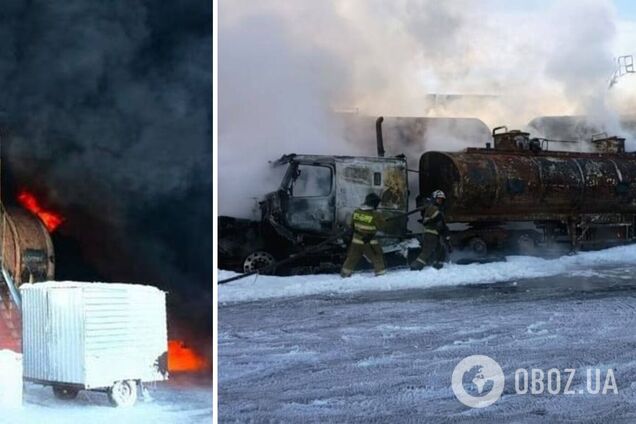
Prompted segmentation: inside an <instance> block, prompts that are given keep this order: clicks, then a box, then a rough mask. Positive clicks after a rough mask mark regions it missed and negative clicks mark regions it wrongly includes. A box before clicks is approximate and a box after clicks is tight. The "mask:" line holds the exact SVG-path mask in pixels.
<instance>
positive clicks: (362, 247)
mask: <svg viewBox="0 0 636 424" xmlns="http://www.w3.org/2000/svg"><path fill="white" fill-rule="evenodd" d="M379 204H380V197H378V195H377V194H375V193H370V194H368V195H367V197H366V199H365V201H364V205H362V206H361V207H360V208H358V209H356V210H355V211H353V215H352V217H351V218H352V225H353V238H352V239H351V244H350V245H349V250H348V251H347V259H345V262H344V264H343V265H342V270H341V271H340V275H341V276H342V277H343V278H346V277H350V276H351V274H352V273H353V270H354V269H355V268H356V265H358V262H359V261H360V258H361V257H362V255H365V256H366V257H367V258H368V259H369V260H370V261H371V262H372V263H373V268H374V270H375V275H382V274H384V272H385V265H384V253H383V252H382V247H381V246H380V243H379V242H378V240H376V238H375V235H376V233H377V232H378V230H381V229H382V228H383V227H384V225H385V223H386V221H385V219H384V217H383V216H382V213H381V212H379V211H378V210H377V208H378V205H379Z"/></svg>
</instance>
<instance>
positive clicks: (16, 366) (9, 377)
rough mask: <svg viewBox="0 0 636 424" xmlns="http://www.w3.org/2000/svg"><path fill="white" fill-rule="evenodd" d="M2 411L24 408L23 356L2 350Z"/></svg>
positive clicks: (0, 406)
mask: <svg viewBox="0 0 636 424" xmlns="http://www.w3.org/2000/svg"><path fill="white" fill-rule="evenodd" d="M0 376H2V378H0V410H3V409H6V408H20V407H21V406H22V355H21V354H19V353H16V352H14V351H12V350H7V349H3V350H0Z"/></svg>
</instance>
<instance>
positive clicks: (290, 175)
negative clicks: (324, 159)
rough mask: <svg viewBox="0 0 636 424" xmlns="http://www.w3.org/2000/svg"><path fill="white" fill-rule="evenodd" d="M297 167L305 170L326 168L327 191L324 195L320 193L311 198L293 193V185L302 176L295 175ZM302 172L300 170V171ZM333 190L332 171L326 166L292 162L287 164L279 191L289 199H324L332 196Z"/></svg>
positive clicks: (331, 168)
mask: <svg viewBox="0 0 636 424" xmlns="http://www.w3.org/2000/svg"><path fill="white" fill-rule="evenodd" d="M299 167H305V168H309V167H312V168H326V169H327V170H328V171H329V190H328V191H326V192H325V193H320V194H318V195H312V196H303V195H297V194H295V193H294V192H293V187H294V184H295V183H296V180H297V179H298V177H300V176H301V175H302V174H297V172H298V169H299ZM301 172H302V170H301ZM333 189H334V169H333V167H331V166H329V165H328V164H322V163H315V162H300V161H292V162H290V163H289V167H288V168H287V172H285V176H284V177H283V181H282V182H281V185H280V190H282V191H284V192H286V193H287V194H288V195H289V196H290V197H293V198H307V199H310V198H316V199H317V198H326V197H329V196H331V195H332V193H333Z"/></svg>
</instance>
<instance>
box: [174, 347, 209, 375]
mask: <svg viewBox="0 0 636 424" xmlns="http://www.w3.org/2000/svg"><path fill="white" fill-rule="evenodd" d="M206 368H207V363H206V360H205V359H204V358H203V357H202V356H200V355H199V354H197V353H196V352H195V351H194V350H192V349H191V348H189V347H188V346H186V344H185V343H184V342H183V341H182V340H169V341H168V371H170V372H193V371H204V370H205V369H206Z"/></svg>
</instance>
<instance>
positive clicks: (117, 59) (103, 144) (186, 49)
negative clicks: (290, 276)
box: [0, 0, 212, 334]
mask: <svg viewBox="0 0 636 424" xmlns="http://www.w3.org/2000/svg"><path fill="white" fill-rule="evenodd" d="M211 8H212V6H211V2H210V1H209V0H207V1H206V0H186V1H178V2H175V1H160V0H141V1H130V0H112V1H108V2H100V1H93V0H67V1H62V2H51V1H44V0H31V1H29V0H24V1H15V0H14V1H12V0H7V1H3V2H2V8H1V9H0V39H2V47H1V48H0V121H1V123H2V126H3V128H4V131H3V133H4V137H3V139H2V159H3V162H2V163H3V169H2V173H3V177H2V178H3V180H2V183H3V187H2V188H3V193H2V196H3V198H4V199H5V201H7V202H11V201H12V200H13V199H14V198H15V193H16V190H18V189H20V188H23V187H24V188H28V189H30V190H32V191H33V192H34V193H35V194H36V196H37V197H39V198H40V199H41V200H42V201H43V202H44V203H45V204H46V206H47V207H49V208H51V209H53V210H56V211H59V212H60V213H61V214H62V215H63V216H64V217H65V218H66V221H65V223H64V224H63V225H62V227H61V228H60V229H59V230H58V232H56V233H55V235H54V243H55V245H56V249H57V253H58V256H57V265H58V272H57V279H84V280H86V279H88V280H95V279H100V280H105V281H123V282H145V283H152V284H155V285H158V286H159V287H161V288H163V289H166V290H168V291H169V292H170V295H169V299H170V305H169V306H170V308H171V313H172V315H173V316H176V317H177V318H178V320H177V321H179V322H183V323H184V326H185V327H189V328H196V329H199V330H201V334H205V333H209V332H210V331H209V330H210V329H211V302H212V299H211V291H212V290H211V287H212V283H211V277H212V265H211V261H212V228H211V225H212V224H211V223H212V212H211V208H212V200H211V193H212V164H211V162H212V141H211V140H212V131H211V122H212V110H211V109H212V106H211V96H212V85H211V68H212V41H211V40H212V10H211Z"/></svg>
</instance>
